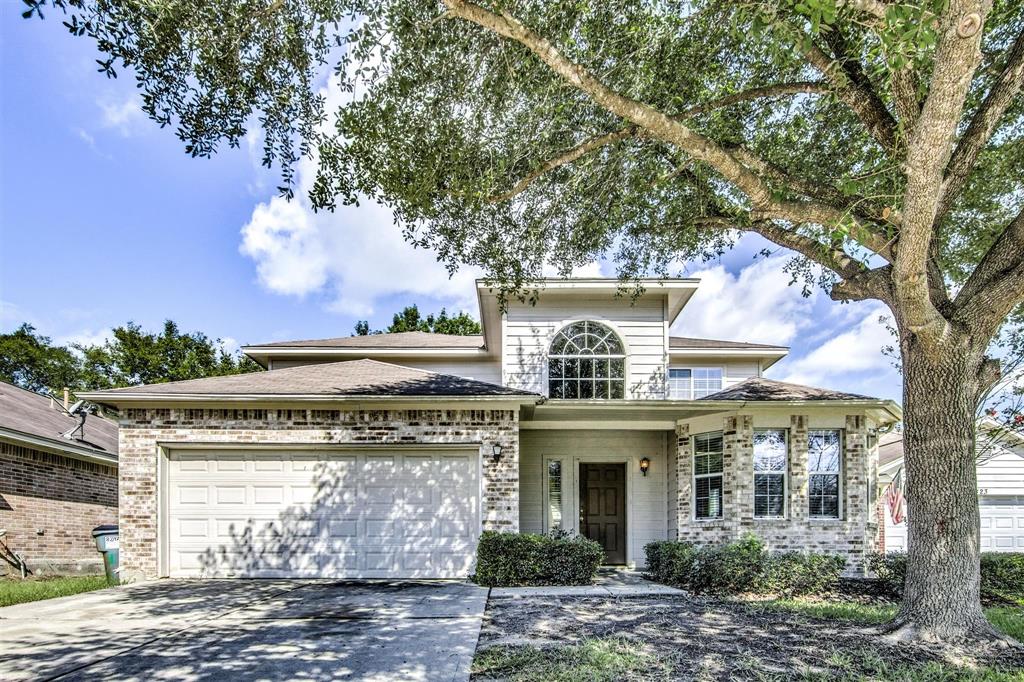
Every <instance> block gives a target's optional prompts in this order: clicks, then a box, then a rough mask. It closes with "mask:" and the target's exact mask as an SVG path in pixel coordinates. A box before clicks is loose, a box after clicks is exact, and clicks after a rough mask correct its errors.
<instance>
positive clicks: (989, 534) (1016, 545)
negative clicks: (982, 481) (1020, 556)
mask: <svg viewBox="0 0 1024 682" xmlns="http://www.w3.org/2000/svg"><path fill="white" fill-rule="evenodd" d="M979 501H980V503H981V507H980V511H981V551H982V552H1024V498H1022V497H1019V496H1015V495H1001V496H997V495H988V496H984V497H982V498H980V500H979Z"/></svg>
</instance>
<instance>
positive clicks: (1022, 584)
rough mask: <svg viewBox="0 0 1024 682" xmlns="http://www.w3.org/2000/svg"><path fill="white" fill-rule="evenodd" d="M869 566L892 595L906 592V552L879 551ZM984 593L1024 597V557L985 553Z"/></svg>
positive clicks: (982, 578) (982, 570)
mask: <svg viewBox="0 0 1024 682" xmlns="http://www.w3.org/2000/svg"><path fill="white" fill-rule="evenodd" d="M868 567H869V568H870V569H871V570H872V571H873V572H874V574H875V576H877V578H878V580H880V581H881V582H882V583H883V584H884V585H885V586H886V588H888V589H889V591H891V592H892V593H893V594H895V595H900V594H902V593H903V583H904V582H905V581H906V579H907V554H906V552H889V553H887V554H882V553H877V552H876V553H875V554H872V555H871V556H870V557H869V559H868ZM981 593H982V594H983V595H996V596H999V595H1007V594H1010V595H1022V594H1024V554H1022V553H1019V552H1016V553H1015V552H982V553H981Z"/></svg>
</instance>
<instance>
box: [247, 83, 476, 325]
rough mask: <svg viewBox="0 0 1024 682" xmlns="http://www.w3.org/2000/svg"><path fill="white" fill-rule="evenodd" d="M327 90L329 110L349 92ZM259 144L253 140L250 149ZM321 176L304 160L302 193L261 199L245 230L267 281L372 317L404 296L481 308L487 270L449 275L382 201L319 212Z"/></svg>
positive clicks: (276, 288)
mask: <svg viewBox="0 0 1024 682" xmlns="http://www.w3.org/2000/svg"><path fill="white" fill-rule="evenodd" d="M323 94H324V95H325V98H326V101H325V110H326V111H328V112H332V111H335V110H336V109H337V107H338V106H340V105H341V104H342V103H343V102H344V101H345V98H346V97H349V95H347V94H346V93H343V92H341V90H340V89H339V87H338V84H337V80H336V79H331V80H330V81H329V85H328V87H326V88H325V89H324V90H323ZM257 141H258V138H257V137H255V136H254V137H252V138H251V139H247V146H248V147H249V150H250V153H254V149H255V146H256V143H257ZM315 179H316V160H315V159H312V160H311V159H304V160H303V161H302V162H301V163H300V164H299V166H298V168H297V169H296V185H297V186H296V192H295V198H294V199H292V200H291V201H287V200H286V199H283V198H282V197H279V196H274V197H272V198H270V199H268V200H267V201H264V202H261V203H259V204H258V205H257V206H256V207H255V208H254V209H253V212H252V215H251V216H250V218H249V221H248V222H247V223H246V224H245V225H244V226H243V227H242V230H241V234H242V242H241V245H240V246H239V250H240V251H241V253H243V254H244V255H246V256H249V257H250V258H252V259H253V261H254V262H255V264H256V272H257V275H258V277H259V281H260V283H261V284H262V285H263V286H265V287H266V288H267V289H269V290H270V291H273V292H275V293H279V294H284V295H291V296H299V297H302V296H307V295H310V294H326V295H328V296H330V297H331V299H332V300H331V302H330V303H329V304H328V306H327V308H328V309H329V310H331V311H334V312H340V313H346V314H350V315H357V316H364V317H365V316H369V315H371V314H373V312H374V308H375V306H376V305H377V304H378V303H379V302H381V301H382V300H383V299H385V298H387V297H390V296H394V295H396V294H403V295H408V296H410V297H417V296H419V297H430V298H434V299H439V300H440V301H441V302H442V303H445V304H447V305H449V307H454V308H460V309H465V310H475V308H476V305H475V300H476V299H475V294H476V292H475V289H474V286H473V280H474V279H475V278H476V277H478V276H480V275H481V274H482V273H481V271H479V270H478V269H475V268H466V267H463V268H460V269H459V271H458V272H457V273H456V274H455V275H454V276H453V277H449V274H448V271H447V269H446V268H445V267H444V266H443V265H441V264H440V263H438V262H437V259H436V256H435V255H434V253H433V252H432V251H426V250H423V249H416V248H414V247H413V246H412V245H410V244H408V243H407V242H406V241H405V240H404V239H403V237H402V233H401V230H400V229H399V227H398V226H397V225H395V223H394V219H393V216H392V214H391V212H390V211H389V210H388V209H387V208H385V207H383V206H380V205H379V204H375V203H373V202H369V201H366V200H363V201H361V202H360V206H358V207H356V206H340V207H339V208H338V209H337V210H336V211H334V212H327V211H321V212H315V211H313V210H312V208H311V207H310V205H309V202H308V200H307V199H306V197H307V194H308V191H309V189H310V187H311V186H312V183H313V181H314V180H315Z"/></svg>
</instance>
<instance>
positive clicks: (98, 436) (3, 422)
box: [0, 381, 117, 463]
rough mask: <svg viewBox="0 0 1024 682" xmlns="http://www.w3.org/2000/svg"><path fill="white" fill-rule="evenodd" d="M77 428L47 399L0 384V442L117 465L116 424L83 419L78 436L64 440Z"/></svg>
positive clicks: (91, 416)
mask: <svg viewBox="0 0 1024 682" xmlns="http://www.w3.org/2000/svg"><path fill="white" fill-rule="evenodd" d="M78 425H79V417H78V416H74V417H72V416H71V415H69V414H68V413H67V412H65V411H64V410H63V409H62V408H61V407H60V406H59V405H54V406H52V407H51V405H50V398H49V397H47V396H44V395H40V394H38V393H33V392H32V391H26V390H25V389H23V388H18V387H17V386H14V385H13V384H8V383H6V382H2V381H0V438H3V439H4V440H7V441H11V442H17V443H18V444H19V445H24V446H25V447H32V448H36V449H44V448H45V449H47V450H50V451H53V450H59V451H61V453H62V454H67V455H68V456H72V457H75V456H79V455H87V456H88V455H93V456H95V457H96V458H97V459H100V460H103V461H105V462H107V463H116V458H117V424H115V423H114V422H112V421H110V420H109V419H104V418H103V417H100V416H98V415H95V414H88V415H86V417H85V427H84V429H83V431H82V433H81V435H79V434H76V435H75V437H74V438H65V437H64V434H65V433H69V432H72V431H73V430H74V429H75V428H76V427H77V426H78Z"/></svg>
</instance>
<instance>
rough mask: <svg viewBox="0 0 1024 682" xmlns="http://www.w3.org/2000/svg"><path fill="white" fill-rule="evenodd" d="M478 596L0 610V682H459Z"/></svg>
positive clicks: (394, 586) (353, 594)
mask: <svg viewBox="0 0 1024 682" xmlns="http://www.w3.org/2000/svg"><path fill="white" fill-rule="evenodd" d="M486 603H487V590H486V589H483V588H479V587H476V586H474V585H469V584H465V583H459V582H447V581H396V582H389V581H365V582H362V581H361V582H350V581H336V580H196V581H176V580H164V581H158V582H153V583H143V584H139V585H130V586H127V587H121V588H113V589H107V590H100V591H98V592H90V593H87V594H81V595H75V596H73V597H63V598H60V599H51V600H47V601H40V602H32V603H28V604H19V605H17V606H8V607H5V608H0V679H2V680H23V679H30V680H38V679H54V678H59V679H61V680H90V681H93V682H94V681H95V680H162V679H168V680H171V679H173V680H283V679H299V680H334V679H342V680H389V681H390V680H431V681H432V680H466V679H468V677H469V664H470V661H471V660H472V658H473V651H474V649H475V648H476V642H477V637H478V636H479V634H480V623H481V618H482V616H483V612H484V607H485V606H486Z"/></svg>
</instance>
